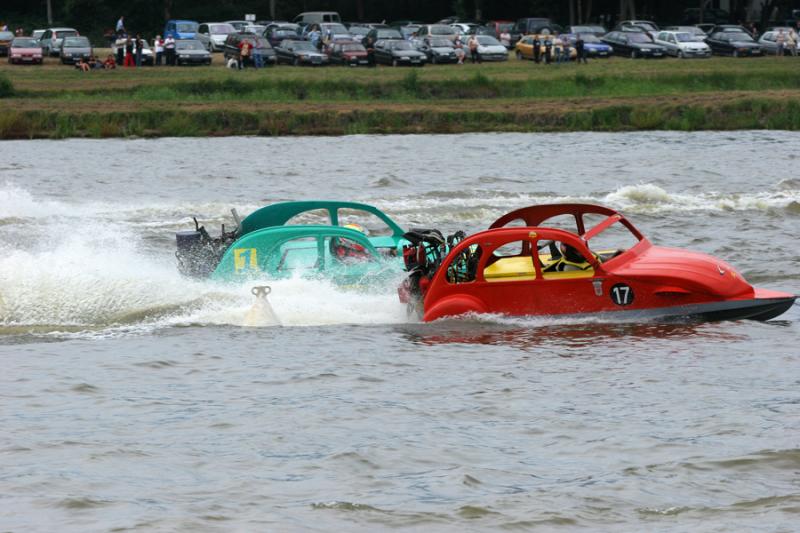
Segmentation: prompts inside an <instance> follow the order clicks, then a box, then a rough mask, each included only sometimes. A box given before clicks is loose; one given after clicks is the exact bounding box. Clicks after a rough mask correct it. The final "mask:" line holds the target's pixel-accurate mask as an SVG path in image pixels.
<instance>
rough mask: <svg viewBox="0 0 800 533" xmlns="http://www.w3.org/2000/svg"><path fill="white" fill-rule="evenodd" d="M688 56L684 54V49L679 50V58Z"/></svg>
mask: <svg viewBox="0 0 800 533" xmlns="http://www.w3.org/2000/svg"><path fill="white" fill-rule="evenodd" d="M685 58H686V56H684V55H683V50H678V59H685Z"/></svg>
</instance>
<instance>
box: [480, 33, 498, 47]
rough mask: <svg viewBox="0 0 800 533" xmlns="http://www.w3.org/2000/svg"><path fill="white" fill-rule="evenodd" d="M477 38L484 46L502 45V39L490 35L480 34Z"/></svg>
mask: <svg viewBox="0 0 800 533" xmlns="http://www.w3.org/2000/svg"><path fill="white" fill-rule="evenodd" d="M476 39H478V44H481V45H483V46H501V45H500V41H498V40H497V39H495V38H494V37H490V36H489V35H479V36H477V37H476Z"/></svg>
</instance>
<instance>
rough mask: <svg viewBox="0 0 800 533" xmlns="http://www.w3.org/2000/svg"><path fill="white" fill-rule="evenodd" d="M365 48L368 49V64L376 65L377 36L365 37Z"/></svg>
mask: <svg viewBox="0 0 800 533" xmlns="http://www.w3.org/2000/svg"><path fill="white" fill-rule="evenodd" d="M364 48H366V49H367V65H369V66H370V67H374V66H375V38H374V37H373V36H371V35H370V36H369V37H367V38H365V39H364Z"/></svg>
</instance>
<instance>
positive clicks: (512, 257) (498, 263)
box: [483, 241, 536, 283]
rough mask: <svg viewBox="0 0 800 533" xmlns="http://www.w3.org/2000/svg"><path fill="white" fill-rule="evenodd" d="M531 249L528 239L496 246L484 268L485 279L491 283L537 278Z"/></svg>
mask: <svg viewBox="0 0 800 533" xmlns="http://www.w3.org/2000/svg"><path fill="white" fill-rule="evenodd" d="M529 250H530V244H529V242H528V241H512V242H509V243H506V244H504V245H502V246H500V247H498V248H496V249H495V250H494V251H493V252H492V257H491V258H490V260H489V261H487V264H486V267H485V268H484V269H483V277H484V279H485V280H486V281H487V282H489V283H492V282H497V281H528V280H532V279H536V268H535V267H534V266H533V256H532V255H531V253H530V251H529Z"/></svg>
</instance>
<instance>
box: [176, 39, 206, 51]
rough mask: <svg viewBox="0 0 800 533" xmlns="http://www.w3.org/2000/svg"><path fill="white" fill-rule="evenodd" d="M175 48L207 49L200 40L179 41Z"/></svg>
mask: <svg viewBox="0 0 800 533" xmlns="http://www.w3.org/2000/svg"><path fill="white" fill-rule="evenodd" d="M175 48H177V49H178V50H205V47H204V46H203V43H201V42H200V41H177V42H176V43H175Z"/></svg>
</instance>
